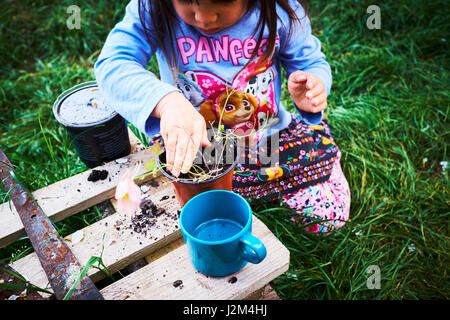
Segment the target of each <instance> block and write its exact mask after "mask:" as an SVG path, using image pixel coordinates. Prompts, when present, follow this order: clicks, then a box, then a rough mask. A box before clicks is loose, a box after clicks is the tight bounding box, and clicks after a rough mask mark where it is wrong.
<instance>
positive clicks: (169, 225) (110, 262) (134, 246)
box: [11, 175, 181, 287]
mask: <svg viewBox="0 0 450 320" xmlns="http://www.w3.org/2000/svg"><path fill="white" fill-rule="evenodd" d="M155 182H157V183H158V186H157V187H156V186H152V185H154V184H155ZM146 185H147V186H148V187H150V189H149V191H147V198H149V199H151V200H152V201H153V202H154V203H155V204H156V205H157V206H158V207H161V208H164V209H165V210H166V214H162V215H160V216H159V217H157V218H155V220H156V223H155V225H153V226H152V227H149V228H148V229H146V231H147V233H146V234H144V233H143V232H140V233H138V232H136V231H134V230H133V228H131V227H130V226H131V225H132V217H134V216H135V215H134V214H132V215H126V214H124V213H121V212H116V213H114V214H112V215H110V216H107V217H106V218H104V219H102V220H100V221H97V222H95V223H93V224H92V225H90V226H88V227H85V228H83V229H82V232H83V239H82V240H81V241H80V242H78V243H76V244H72V243H71V242H68V245H69V248H70V249H71V250H72V252H73V253H74V255H75V257H76V258H77V259H78V261H79V262H80V264H81V265H85V264H86V262H87V261H88V260H89V258H90V257H91V256H100V254H101V251H102V246H104V251H103V255H102V260H103V262H104V263H105V265H106V266H107V267H108V269H109V270H110V271H111V272H112V273H114V272H116V271H118V270H120V269H123V268H124V267H126V266H128V265H129V264H130V263H132V262H134V261H136V260H138V259H141V258H143V257H146V256H148V255H149V254H150V253H152V252H154V251H156V250H158V249H160V248H162V247H165V246H166V245H167V244H169V243H171V242H173V241H175V240H177V239H178V238H180V237H181V231H180V230H179V227H178V215H177V211H178V210H181V208H180V206H179V204H178V201H177V200H176V199H175V195H174V193H173V187H172V185H171V183H170V182H169V180H168V179H167V178H165V177H164V176H162V175H161V176H159V177H157V178H156V179H155V180H153V181H151V182H149V183H148V184H146ZM164 196H166V197H167V196H169V197H168V199H164V198H163V197H164ZM163 199H164V200H163ZM71 236H73V235H71ZM71 236H69V237H67V238H71ZM11 266H12V267H13V268H14V269H15V270H17V271H18V272H20V273H21V274H22V275H23V276H24V277H25V278H26V279H27V280H29V281H30V282H31V283H33V284H35V285H37V286H40V287H45V286H46V285H47V282H48V281H47V278H46V276H45V273H44V271H43V269H42V267H41V265H40V263H39V259H38V258H37V256H36V254H35V253H32V254H30V255H28V256H26V257H24V258H22V259H20V260H18V261H16V262H14V263H13V264H12V265H11ZM88 275H89V276H90V277H91V279H92V280H93V281H98V280H100V279H102V278H104V274H103V272H101V271H99V270H97V269H95V268H91V269H90V270H89V272H88Z"/></svg>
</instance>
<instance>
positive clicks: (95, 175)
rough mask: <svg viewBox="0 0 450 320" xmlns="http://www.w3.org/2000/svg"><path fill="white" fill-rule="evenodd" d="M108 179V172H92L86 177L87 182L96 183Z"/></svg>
mask: <svg viewBox="0 0 450 320" xmlns="http://www.w3.org/2000/svg"><path fill="white" fill-rule="evenodd" d="M107 177H108V171H106V170H92V172H91V174H90V175H89V177H88V181H92V182H96V181H98V180H105V179H106V178H107Z"/></svg>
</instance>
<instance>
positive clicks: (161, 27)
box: [139, 0, 308, 82]
mask: <svg viewBox="0 0 450 320" xmlns="http://www.w3.org/2000/svg"><path fill="white" fill-rule="evenodd" d="M184 1H185V2H194V1H196V2H197V3H198V0H191V1H188V0H184ZM212 1H213V2H218V3H220V2H222V3H223V2H229V1H230V0H212ZM257 2H259V4H260V8H261V14H260V18H259V21H258V24H257V25H256V27H255V30H254V34H258V36H257V40H256V47H255V49H254V50H253V53H252V55H251V57H250V59H249V61H248V63H247V64H246V65H245V66H244V68H245V67H246V66H247V65H248V64H249V63H250V62H251V61H252V60H253V59H254V58H255V57H256V55H257V52H258V49H259V48H260V43H261V41H262V37H263V32H264V28H265V26H268V28H269V37H268V39H267V44H266V50H265V52H264V55H263V56H262V59H261V60H262V61H266V60H268V59H271V58H272V55H273V52H274V50H275V40H276V39H275V38H276V32H277V20H278V15H277V14H276V4H277V3H278V5H280V7H281V8H283V10H284V11H286V13H287V14H288V16H289V29H288V35H290V34H291V29H292V26H293V23H294V21H297V22H298V23H299V24H300V18H299V17H297V15H296V14H295V11H294V10H293V9H292V8H291V6H290V5H289V2H288V0H249V7H248V10H251V9H252V8H253V7H254V6H256V5H257ZM298 2H299V3H300V5H301V6H302V7H303V10H304V11H305V15H307V14H308V8H307V3H306V0H298ZM147 13H148V14H149V15H150V17H151V20H152V25H151V26H150V28H149V27H147V25H146V21H145V20H146V19H145V16H146V14H147ZM274 13H275V14H274ZM139 18H140V21H141V24H142V26H143V28H144V30H146V32H148V31H149V30H152V35H153V37H154V38H155V39H156V40H157V41H158V42H159V43H160V45H161V49H162V51H163V53H164V56H165V57H166V59H167V62H168V63H169V65H170V66H171V70H172V76H173V78H174V81H175V82H176V79H177V73H178V67H177V64H176V56H175V48H174V44H175V36H174V30H173V26H176V25H177V22H178V21H177V16H176V13H175V10H174V9H173V6H172V1H171V0H139ZM301 18H303V17H301ZM167 40H168V41H167ZM166 43H169V47H167V45H166Z"/></svg>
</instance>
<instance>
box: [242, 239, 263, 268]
mask: <svg viewBox="0 0 450 320" xmlns="http://www.w3.org/2000/svg"><path fill="white" fill-rule="evenodd" d="M240 241H241V242H242V244H243V248H242V251H241V258H242V259H244V260H247V261H248V262H251V263H254V264H257V263H260V262H261V261H263V260H264V258H265V257H266V255H267V250H266V247H265V246H264V243H262V241H261V240H259V239H258V238H256V237H254V236H252V235H251V234H247V235H245V236H244V237H243V238H242V239H241V240H240Z"/></svg>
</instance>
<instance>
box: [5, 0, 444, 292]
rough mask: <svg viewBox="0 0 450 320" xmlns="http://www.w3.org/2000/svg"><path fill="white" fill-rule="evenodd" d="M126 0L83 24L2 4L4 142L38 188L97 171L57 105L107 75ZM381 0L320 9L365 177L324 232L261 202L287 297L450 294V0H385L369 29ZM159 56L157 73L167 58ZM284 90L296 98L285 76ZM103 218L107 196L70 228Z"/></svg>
mask: <svg viewBox="0 0 450 320" xmlns="http://www.w3.org/2000/svg"><path fill="white" fill-rule="evenodd" d="M126 3H127V1H120V2H119V1H115V2H111V1H93V0H89V1H84V2H83V4H81V5H80V8H81V23H82V25H81V30H68V29H67V27H66V24H65V20H66V19H67V17H68V15H67V14H66V8H67V7H68V6H69V5H71V4H72V2H71V1H45V3H44V1H31V0H28V1H22V2H13V1H9V0H6V1H3V2H2V4H1V5H0V21H1V24H0V34H2V38H1V40H0V41H1V46H0V112H1V117H0V146H1V148H2V149H3V150H4V151H5V152H6V153H7V155H8V157H9V159H10V160H11V162H12V163H13V164H14V165H16V174H17V176H18V177H20V179H21V181H22V182H23V183H24V184H26V185H27V186H28V187H29V188H30V189H31V190H36V189H39V188H41V187H44V186H46V185H48V184H51V183H54V182H56V181H58V180H61V179H64V178H66V177H69V176H72V175H74V174H76V173H79V172H82V171H83V170H86V167H85V166H84V165H83V164H82V163H81V162H80V160H79V159H78V158H77V156H76V154H75V153H74V151H73V149H72V148H71V147H70V140H69V138H68V136H67V134H66V132H65V130H64V128H62V127H61V126H60V125H59V124H58V123H57V122H56V120H55V119H54V117H53V114H52V104H53V102H54V101H55V100H56V98H57V96H58V95H59V94H60V93H61V92H62V91H64V90H65V89H67V88H69V87H71V86H73V85H75V84H77V83H79V82H84V81H87V80H92V79H94V75H93V70H92V67H93V64H94V62H95V60H96V57H97V56H98V54H99V52H100V49H101V47H102V44H103V42H104V40H105V39H106V36H107V34H108V32H109V31H110V29H111V28H112V27H113V25H114V24H115V23H116V22H118V21H119V20H120V19H121V18H122V16H123V9H124V7H125V5H126ZM371 4H373V3H371V2H369V1H350V0H344V1H333V2H328V1H323V2H316V3H314V4H313V5H312V7H311V10H310V16H311V18H312V22H313V31H314V33H315V34H316V35H317V36H318V37H319V39H320V40H321V41H322V45H323V50H324V52H325V54H326V55H327V60H328V61H329V63H330V65H331V67H332V70H333V87H332V92H331V94H330V96H329V98H328V102H329V107H328V109H327V115H328V122H329V124H330V127H331V129H332V133H333V136H334V138H335V140H336V141H337V143H338V145H339V146H340V148H341V151H342V160H341V163H342V166H343V170H344V173H345V175H346V177H347V179H348V181H349V184H350V188H351V197H352V203H351V212H350V215H351V220H350V221H349V222H348V224H347V225H346V227H344V228H343V229H341V230H338V231H336V232H335V233H334V234H332V235H330V236H327V237H322V236H314V235H309V234H307V233H304V232H303V231H302V228H301V227H298V226H297V225H295V224H294V223H292V222H291V221H290V214H289V212H288V211H287V210H286V209H285V208H280V206H279V204H277V203H275V204H273V203H272V204H268V203H258V204H255V205H254V206H253V209H254V211H255V214H256V215H257V216H258V217H259V218H260V219H262V221H263V222H264V223H266V224H267V226H268V227H269V228H270V229H271V230H272V231H273V233H274V234H275V235H276V236H277V237H278V238H279V239H280V240H281V241H282V243H283V244H284V245H285V246H286V247H287V248H288V249H289V250H290V253H291V263H290V268H289V271H288V272H287V273H286V274H284V275H282V276H280V277H278V278H277V279H275V280H274V281H273V282H272V285H273V287H274V288H275V289H276V291H277V293H278V294H279V295H280V297H281V298H283V299H448V298H449V297H450V295H449V292H450V290H449V289H450V286H449V280H448V279H449V278H450V277H449V267H448V266H449V265H450V264H449V262H450V257H449V254H448V252H449V223H448V221H449V176H448V169H447V170H446V171H443V170H442V166H441V165H440V162H441V161H448V160H449V159H448V158H449V156H448V150H447V149H448V141H449V125H448V124H449V122H448V116H449V107H450V93H449V87H450V79H449V55H448V52H449V45H448V43H449V41H450V39H447V37H448V35H449V34H450V32H449V27H450V24H449V23H448V21H449V19H450V14H449V8H448V5H447V3H446V1H443V0H442V1H427V2H423V1H404V0H401V1H388V2H380V3H379V6H380V9H381V19H382V22H381V29H380V30H369V29H367V28H366V19H367V17H368V14H367V13H366V9H367V7H368V6H369V5H371ZM149 68H150V69H151V70H153V71H155V72H157V68H156V65H155V61H154V60H153V61H152V62H151V63H150V64H149ZM283 100H284V101H285V105H289V103H290V98H289V97H288V94H287V91H286V88H285V87H284V91H283ZM2 190H3V189H2ZM6 198H7V195H6V193H5V191H4V190H3V191H2V192H1V193H0V199H6ZM99 218H100V217H99V214H98V212H96V211H95V208H93V209H91V210H89V211H85V212H81V213H79V214H78V215H76V216H75V217H73V218H70V219H66V220H64V221H63V222H60V223H58V224H57V226H58V228H60V229H61V230H62V232H63V233H65V234H67V233H70V232H73V231H74V230H76V229H77V228H80V227H83V226H85V225H87V224H90V223H93V222H94V221H96V220H97V219H99ZM29 248H30V245H29V242H28V240H27V239H26V238H25V239H22V240H19V241H17V242H15V243H14V244H12V245H11V246H8V247H6V248H3V249H0V259H3V260H6V261H10V260H11V259H17V258H18V257H20V256H21V255H23V254H25V253H27V252H29V250H30V249H29ZM370 265H377V266H379V268H380V271H381V288H380V289H379V290H378V289H372V290H371V289H368V288H367V285H366V281H367V279H368V277H369V274H368V273H367V272H366V270H367V268H368V266H370Z"/></svg>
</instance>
